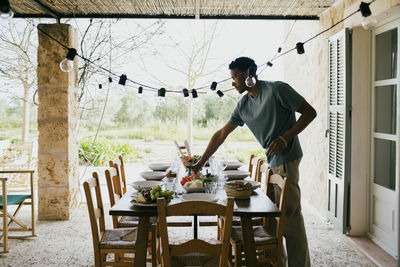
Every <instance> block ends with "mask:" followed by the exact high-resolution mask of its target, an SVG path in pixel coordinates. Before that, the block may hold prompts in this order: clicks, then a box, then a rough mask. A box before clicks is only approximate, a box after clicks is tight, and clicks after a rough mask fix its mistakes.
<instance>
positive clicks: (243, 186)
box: [225, 181, 253, 191]
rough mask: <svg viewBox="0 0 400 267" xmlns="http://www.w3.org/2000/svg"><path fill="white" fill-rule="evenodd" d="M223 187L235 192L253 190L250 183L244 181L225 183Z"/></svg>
mask: <svg viewBox="0 0 400 267" xmlns="http://www.w3.org/2000/svg"><path fill="white" fill-rule="evenodd" d="M225 186H228V187H230V188H232V189H235V190H236V191H243V190H249V189H253V186H252V185H251V183H249V182H246V181H232V182H228V183H226V185H225Z"/></svg>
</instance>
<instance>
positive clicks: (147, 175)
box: [140, 171, 165, 180]
mask: <svg viewBox="0 0 400 267" xmlns="http://www.w3.org/2000/svg"><path fill="white" fill-rule="evenodd" d="M140 176H142V177H143V178H144V179H146V180H161V179H162V178H164V177H165V172H152V171H145V172H141V173H140Z"/></svg>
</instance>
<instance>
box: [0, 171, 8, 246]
mask: <svg viewBox="0 0 400 267" xmlns="http://www.w3.org/2000/svg"><path fill="white" fill-rule="evenodd" d="M0 181H1V189H2V190H1V193H2V195H1V201H2V206H0V214H1V218H2V219H3V225H7V221H8V219H7V178H0ZM2 238H3V240H2V242H1V244H0V246H1V247H2V248H3V252H8V227H3V232H2Z"/></svg>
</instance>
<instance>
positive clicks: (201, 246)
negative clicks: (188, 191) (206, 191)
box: [157, 198, 233, 267]
mask: <svg viewBox="0 0 400 267" xmlns="http://www.w3.org/2000/svg"><path fill="white" fill-rule="evenodd" d="M157 203H158V227H159V233H160V237H161V248H162V259H163V262H164V266H166V267H170V266H171V256H178V255H184V254H188V253H196V252H197V253H202V254H208V255H216V256H220V258H219V266H224V267H225V266H228V252H229V240H230V236H231V227H232V215H233V199H232V198H228V199H227V201H226V206H224V205H221V204H217V203H212V202H206V201H185V202H180V203H176V204H170V205H166V201H165V199H164V198H158V200H157ZM184 215H205V216H213V215H218V216H222V217H224V218H225V223H224V226H223V230H222V238H221V241H217V243H215V244H211V243H208V242H206V241H204V240H201V239H191V240H189V241H187V242H185V243H182V244H169V239H168V229H167V217H168V216H184Z"/></svg>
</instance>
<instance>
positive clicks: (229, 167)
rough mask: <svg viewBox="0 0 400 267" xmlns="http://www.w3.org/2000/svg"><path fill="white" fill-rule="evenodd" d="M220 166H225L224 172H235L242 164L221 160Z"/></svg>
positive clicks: (235, 161)
mask: <svg viewBox="0 0 400 267" xmlns="http://www.w3.org/2000/svg"><path fill="white" fill-rule="evenodd" d="M221 164H222V165H223V166H226V167H225V169H224V170H236V169H237V168H240V167H241V166H242V165H243V164H242V163H241V162H240V161H237V160H222V161H221Z"/></svg>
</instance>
